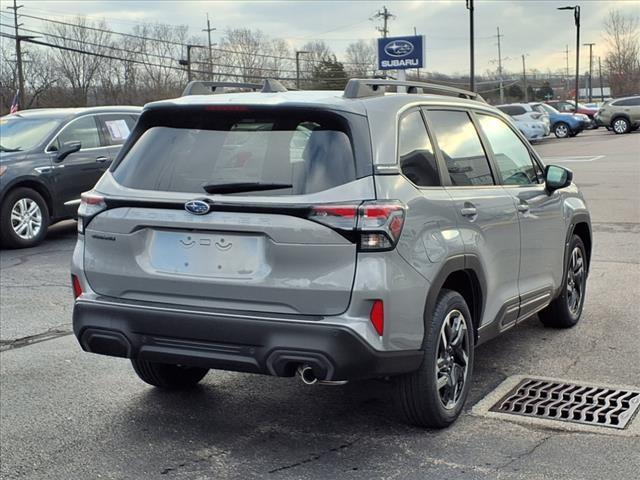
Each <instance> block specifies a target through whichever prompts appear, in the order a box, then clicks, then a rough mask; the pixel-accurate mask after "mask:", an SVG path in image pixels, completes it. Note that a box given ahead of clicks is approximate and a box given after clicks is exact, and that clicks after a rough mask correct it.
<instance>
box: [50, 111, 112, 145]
mask: <svg viewBox="0 0 640 480" xmlns="http://www.w3.org/2000/svg"><path fill="white" fill-rule="evenodd" d="M69 142H80V144H81V147H80V148H81V150H86V149H87V148H96V147H100V146H101V145H100V135H99V134H98V126H97V124H96V118H95V116H93V115H89V116H86V117H81V118H79V119H77V120H74V121H72V122H71V123H70V124H69V125H68V126H67V127H65V128H64V129H63V130H62V132H60V135H58V138H57V139H56V141H55V142H54V143H53V145H55V146H56V147H57V149H58V150H60V149H61V148H62V146H63V145H65V144H67V143H69Z"/></svg>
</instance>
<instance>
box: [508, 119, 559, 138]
mask: <svg viewBox="0 0 640 480" xmlns="http://www.w3.org/2000/svg"><path fill="white" fill-rule="evenodd" d="M511 119H512V120H513V123H514V124H515V126H516V127H518V130H520V131H521V132H522V134H523V135H524V136H525V137H527V140H529V141H532V140H540V139H542V138H544V137H546V136H547V135H549V132H550V127H549V123H545V122H543V121H540V120H520V119H519V118H514V117H511Z"/></svg>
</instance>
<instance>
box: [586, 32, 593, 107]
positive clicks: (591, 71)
mask: <svg viewBox="0 0 640 480" xmlns="http://www.w3.org/2000/svg"><path fill="white" fill-rule="evenodd" d="M594 45H595V43H585V44H584V46H585V47H589V103H591V99H592V98H593V46H594Z"/></svg>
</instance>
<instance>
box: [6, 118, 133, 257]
mask: <svg viewBox="0 0 640 480" xmlns="http://www.w3.org/2000/svg"><path fill="white" fill-rule="evenodd" d="M140 112H141V109H140V108H138V107H96V108H55V109H36V110H28V111H23V112H19V113H15V114H12V115H7V116H4V117H2V118H1V119H0V240H1V242H2V245H3V246H5V247H13V248H25V247H33V246H34V245H37V244H38V243H40V242H41V241H42V240H43V239H44V237H45V236H46V234H47V227H48V226H49V225H51V224H52V223H55V222H58V221H60V220H64V219H66V218H71V217H74V216H75V215H76V211H77V209H78V205H79V204H80V194H81V193H82V192H85V191H87V190H91V188H93V186H94V185H95V183H96V182H97V181H98V179H99V178H100V176H101V175H102V174H103V173H104V172H105V170H107V168H109V165H110V164H111V161H112V160H113V159H114V158H115V156H116V154H117V153H118V151H119V150H120V147H121V146H122V144H123V143H124V141H125V139H126V138H127V136H128V135H129V132H130V131H131V130H132V129H133V127H134V125H135V123H136V121H137V119H138V116H139V115H140Z"/></svg>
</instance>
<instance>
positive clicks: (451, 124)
mask: <svg viewBox="0 0 640 480" xmlns="http://www.w3.org/2000/svg"><path fill="white" fill-rule="evenodd" d="M427 117H428V118H429V123H430V124H431V126H432V127H433V133H434V134H435V137H436V142H437V144H438V147H439V148H440V151H441V152H442V156H443V157H444V160H445V162H446V164H447V170H448V171H449V176H450V177H451V184H452V185H456V186H477V185H493V184H494V182H493V176H492V175H491V168H490V167H489V160H488V159H487V155H486V154H485V151H484V148H483V147H482V144H481V143H480V138H479V137H478V132H477V131H476V129H475V127H474V126H473V123H472V122H471V119H470V118H469V115H468V114H467V113H466V112H453V111H443V110H436V111H429V112H427Z"/></svg>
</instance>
